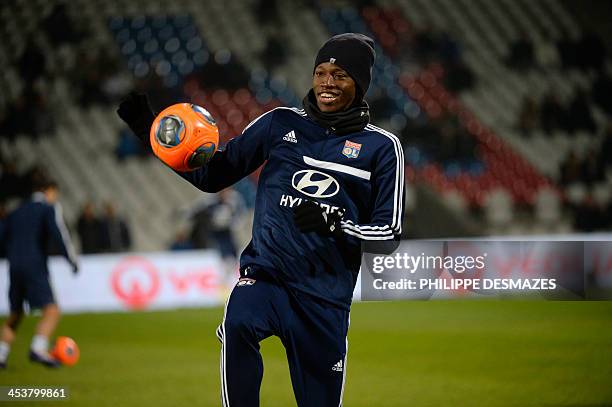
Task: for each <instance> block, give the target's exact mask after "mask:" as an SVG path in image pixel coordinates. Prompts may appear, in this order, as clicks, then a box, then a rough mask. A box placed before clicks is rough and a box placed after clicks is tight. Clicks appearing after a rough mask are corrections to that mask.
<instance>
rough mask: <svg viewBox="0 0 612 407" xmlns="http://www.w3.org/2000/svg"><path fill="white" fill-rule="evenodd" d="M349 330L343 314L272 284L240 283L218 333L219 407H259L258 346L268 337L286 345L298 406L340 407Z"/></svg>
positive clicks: (260, 363)
mask: <svg viewBox="0 0 612 407" xmlns="http://www.w3.org/2000/svg"><path fill="white" fill-rule="evenodd" d="M348 325H349V311H347V310H343V309H339V308H335V307H331V306H329V305H326V304H324V303H322V302H319V301H317V300H316V299H314V298H312V297H310V296H308V295H305V294H299V293H297V294H296V293H295V292H293V291H292V292H291V293H290V292H289V291H288V290H287V289H286V288H284V287H283V286H281V285H279V284H278V283H275V282H272V281H268V280H261V279H258V280H254V279H249V278H242V279H240V281H239V282H238V283H237V284H236V286H235V287H234V289H233V291H232V293H231V294H230V297H229V299H228V301H227V304H226V307H225V314H224V317H223V322H222V323H221V325H220V326H219V328H218V329H217V336H218V337H219V340H220V341H221V344H222V346H221V399H222V405H223V407H255V406H259V389H260V386H261V380H262V377H263V360H262V357H261V353H260V352H259V342H260V341H262V340H264V339H265V338H267V337H269V336H272V335H276V336H278V337H279V338H280V339H281V342H282V343H283V345H284V346H285V350H286V353H287V360H288V362H289V371H290V373H291V382H292V385H293V391H294V394H295V398H296V401H297V404H298V406H299V407H311V406H312V407H332V406H333V407H338V406H341V405H342V393H343V391H344V382H345V377H346V376H345V375H346V354H347V346H348V343H347V339H346V334H347V332H348Z"/></svg>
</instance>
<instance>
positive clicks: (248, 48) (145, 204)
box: [0, 0, 612, 251]
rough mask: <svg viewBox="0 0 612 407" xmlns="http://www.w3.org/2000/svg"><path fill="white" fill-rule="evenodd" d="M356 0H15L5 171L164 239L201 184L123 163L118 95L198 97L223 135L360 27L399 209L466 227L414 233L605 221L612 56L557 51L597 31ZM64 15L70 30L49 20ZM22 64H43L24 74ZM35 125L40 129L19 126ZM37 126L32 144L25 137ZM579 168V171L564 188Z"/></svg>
mask: <svg viewBox="0 0 612 407" xmlns="http://www.w3.org/2000/svg"><path fill="white" fill-rule="evenodd" d="M363 3H364V5H363V6H362V7H355V6H350V5H347V4H346V3H344V2H326V3H325V4H324V6H323V7H320V6H319V5H318V3H317V2H306V3H304V2H301V1H298V0H287V1H283V2H278V3H275V4H276V6H275V7H277V9H275V10H274V12H273V13H271V16H270V17H269V18H267V15H266V13H263V12H262V11H261V10H260V9H259V8H258V7H262V6H261V4H259V3H258V2H250V1H247V2H245V1H241V0H226V1H224V2H196V1H194V0H182V1H176V2H172V3H168V4H164V6H163V9H162V6H161V4H160V3H157V2H147V1H142V0H139V1H128V0H113V1H107V2H97V1H96V2H91V1H86V0H78V1H73V2H66V3H65V7H62V3H61V2H58V1H52V2H47V1H42V0H34V1H25V0H16V1H13V2H11V6H9V7H4V6H3V7H1V9H0V10H1V14H0V23H1V24H0V25H1V27H0V32H2V34H3V37H4V38H5V41H4V42H3V44H2V45H0V60H2V61H5V62H4V63H3V68H4V69H3V70H2V72H1V73H0V86H2V87H3V89H5V91H3V92H2V94H0V121H1V122H2V130H1V132H0V134H1V136H2V137H0V147H1V148H2V154H1V155H0V156H1V157H2V159H3V162H4V163H3V172H2V176H3V177H5V174H7V173H9V171H7V170H6V169H5V168H6V167H9V165H8V162H9V161H11V162H14V163H15V164H16V166H17V172H18V173H19V174H24V173H25V172H26V171H27V170H28V169H30V168H32V166H34V165H42V166H44V168H46V169H47V170H48V171H49V172H50V173H51V174H52V175H53V176H54V177H55V178H56V179H57V180H58V181H59V183H60V186H61V188H62V189H63V190H64V194H63V199H62V201H63V203H64V207H65V213H66V217H67V219H68V221H69V223H70V224H72V225H75V227H76V221H77V218H78V216H79V214H80V211H81V209H82V207H83V205H84V203H85V202H88V201H93V202H104V201H108V200H111V201H113V202H115V203H116V206H117V207H118V208H119V211H120V213H122V215H123V217H125V218H127V220H128V223H129V224H130V226H131V229H132V241H133V245H132V248H133V250H142V251H147V250H159V249H162V248H165V247H167V246H168V244H169V243H170V242H171V240H172V239H173V238H174V236H175V235H176V234H177V232H178V231H180V230H183V229H184V228H185V220H183V219H182V218H180V216H179V212H180V209H181V208H185V207H188V206H189V205H190V204H191V203H192V202H194V201H195V200H196V199H197V198H198V196H199V195H200V193H199V192H198V191H197V190H195V189H194V188H192V187H191V186H189V185H188V184H186V183H185V182H183V181H180V180H179V179H178V178H177V177H176V176H175V175H174V174H172V173H171V172H170V171H169V170H168V169H167V168H165V167H164V166H163V165H161V164H160V163H159V162H157V161H155V160H153V159H150V158H144V159H141V158H138V157H127V158H125V159H122V160H118V159H117V158H116V149H117V144H118V140H119V135H120V133H121V132H122V131H125V128H123V127H122V125H121V123H120V121H119V120H118V118H117V117H116V115H115V112H114V109H115V106H116V104H117V101H118V99H119V98H120V97H121V96H122V95H124V94H125V93H127V91H129V90H130V89H132V88H135V89H141V90H147V92H149V93H150V94H151V96H152V98H153V101H154V104H155V107H156V108H157V109H159V108H161V107H163V106H165V105H167V104H169V103H173V102H178V101H191V102H193V103H197V104H200V105H202V106H204V107H205V108H207V109H208V110H210V111H211V113H212V114H213V115H214V117H215V118H216V119H217V121H218V124H219V128H220V133H221V138H222V141H227V140H228V139H229V138H231V137H233V136H235V135H236V134H239V133H240V132H241V130H242V129H243V128H244V126H245V125H246V124H247V123H248V122H249V121H250V120H252V119H253V118H255V117H257V116H258V115H259V114H261V113H262V112H264V111H266V110H268V109H270V108H272V107H275V106H279V105H285V104H288V105H299V104H300V103H301V97H302V95H303V94H305V92H306V90H307V89H308V87H309V77H310V75H311V74H312V57H313V55H314V54H315V52H316V50H317V49H318V47H319V46H320V44H321V43H323V42H324V40H325V39H326V38H327V37H329V36H330V35H331V34H336V33H339V32H345V31H358V32H363V33H367V34H369V35H371V36H372V37H374V38H375V39H376V40H377V43H378V48H377V54H378V59H377V63H376V65H375V68H374V81H373V86H372V88H371V89H370V92H369V94H368V99H369V100H370V102H371V106H372V111H373V117H374V120H375V122H378V123H379V124H381V125H383V127H385V128H389V129H390V130H392V131H394V132H395V133H396V134H398V135H400V136H401V138H402V141H403V143H404V147H405V151H406V162H407V167H406V175H407V179H408V180H409V182H410V186H409V188H408V191H409V194H413V195H415V196H416V198H415V197H413V196H410V197H409V199H408V202H409V203H410V202H412V203H413V204H411V205H407V207H408V208H409V209H408V210H409V211H411V212H412V214H414V211H418V210H419V209H418V208H420V207H422V204H421V205H420V204H418V203H416V201H418V200H419V199H425V200H429V199H435V200H437V201H439V203H441V204H442V205H441V206H440V211H442V212H444V214H443V216H445V217H448V218H449V219H450V218H456V219H461V220H462V221H463V219H465V220H466V222H468V223H469V224H470V226H469V227H467V226H458V229H452V232H451V228H450V227H449V229H448V231H445V230H444V229H443V226H441V227H442V229H440V230H436V231H435V233H434V231H433V230H429V231H428V230H427V229H423V228H417V227H415V228H412V227H411V225H410V224H409V225H407V227H406V229H407V234H408V235H409V236H418V237H429V235H444V234H445V233H447V234H451V233H452V234H454V235H457V234H465V235H468V234H483V233H495V234H500V233H501V234H506V233H540V232H553V233H554V232H567V231H571V230H572V229H578V230H597V229H605V228H608V229H609V228H610V221H611V220H610V216H609V215H608V213H609V212H610V211H609V208H610V205H611V202H612V201H611V195H612V194H611V193H610V191H611V190H612V173H611V171H610V166H609V165H608V163H609V161H610V160H609V158H608V157H609V155H606V151H609V150H610V148H609V145H610V141H609V139H610V137H611V136H610V135H609V134H608V136H607V137H608V141H607V142H606V141H605V140H606V138H605V137H606V134H607V133H610V130H609V128H608V123H609V121H610V112H609V111H607V110H606V104H605V103H606V102H605V100H601V98H600V97H599V96H598V94H597V93H592V92H591V89H592V88H593V87H594V85H595V84H596V83H600V82H601V83H605V81H606V80H609V79H606V78H609V75H610V72H611V67H610V62H609V60H608V59H606V58H605V57H604V59H603V62H601V61H598V60H597V58H593V60H592V61H591V60H590V59H589V61H590V62H589V63H585V64H582V65H581V66H573V65H571V64H570V66H567V65H568V64H567V62H568V61H566V60H565V59H567V58H566V55H565V54H564V53H563V52H562V51H563V50H564V49H565V48H564V47H567V46H568V44H570V45H571V44H574V45H573V46H576V44H584V43H585V42H586V43H587V44H592V45H593V44H594V45H593V46H592V47H591V48H593V49H596V48H597V37H596V36H595V37H593V35H592V34H589V33H588V32H587V31H586V30H584V29H583V28H582V27H581V26H580V24H579V23H578V22H577V21H576V20H575V19H574V17H573V16H572V15H571V14H570V13H569V12H568V10H567V9H566V8H565V7H564V5H563V3H561V2H557V1H553V0H537V1H528V0H520V1H514V0H503V1H496V2H488V1H484V0H470V1H469V2H468V0H460V1H454V0H379V1H377V2H363ZM298 9H299V12H297V13H296V10H298ZM268 12H269V10H268ZM289 20H291V24H288V23H286V22H287V21H289ZM58 22H61V25H63V26H66V27H69V28H66V30H57V29H54V28H57V26H58ZM39 27H42V29H39ZM587 34H588V35H587ZM589 35H590V37H589ZM279 37H280V41H279ZM572 41H573V42H572ZM581 41H582V42H581ZM589 41H590V42H589ZM279 42H280V49H281V50H282V52H280V51H279ZM604 49H605V48H604ZM602 52H603V51H602ZM589 55H590V54H589ZM604 55H605V53H604ZM270 58H272V59H273V60H275V61H279V65H278V66H275V65H274V64H271V63H270V61H268V59H270ZM587 59H588V58H587ZM28 61H30V62H29V63H28ZM31 61H38V62H37V63H36V64H35V65H36V66H40V67H42V68H41V69H39V70H31V69H27V70H24V69H23V66H24V64H25V65H27V66H32V63H31ZM570 62H571V61H570ZM83 67H86V68H83ZM79 72H81V74H79ZM84 73H85V74H84ZM598 81H600V82H598ZM599 88H601V86H595V89H599ZM552 90H554V93H555V95H557V96H556V97H557V98H558V100H559V105H560V106H562V107H563V109H565V110H563V111H564V112H570V113H571V114H568V115H567V116H568V117H570V116H571V117H573V116H575V117H576V118H575V120H574V124H573V125H572V126H570V127H569V128H568V127H566V128H564V127H563V126H552V127H551V128H550V131H547V129H548V127H546V126H545V125H544V123H545V121H544V120H541V116H542V115H543V111H544V110H546V109H545V103H544V101H545V98H546V97H547V95H549V94H550V93H551V91H552ZM33 95H38V98H37V97H36V96H33ZM41 95H44V98H43V99H44V100H43V99H41V97H40V96H41ZM34 100H37V101H40V102H39V103H38V104H36V103H34V102H33V101H34ZM41 100H42V101H41ZM24 101H25V105H24ZM526 101H530V102H526ZM20 103H21V104H20ZM20 106H21V107H20ZM24 106H25V110H24ZM20 109H21V110H20ZM15 112H18V114H17V113H15ZM41 112H46V114H41ZM575 112H582V113H581V114H577V113H576V114H574V113H575ZM14 117H22V118H27V117H31V118H32V120H33V122H32V123H30V122H29V121H28V120H16V119H12V118H14ZM519 118H522V120H519ZM589 118H591V119H592V120H591V121H589V120H588V119H589ZM34 121H36V122H38V123H36V125H35V126H34V128H35V129H38V130H37V131H34V130H32V129H31V128H26V127H24V126H25V124H28V125H33V123H34ZM591 122H592V123H591ZM15 123H17V124H18V126H16V127H15V125H14V124H15ZM521 123H522V124H521ZM540 123H542V124H540ZM577 123H578V124H577ZM580 123H581V124H580ZM523 124H524V125H523ZM591 124H592V125H591ZM31 132H34V133H35V134H38V136H37V137H24V136H25V135H26V134H29V133H31ZM549 133H550V134H549ZM606 143H607V144H606ZM606 146H607V147H606ZM570 152H574V153H575V154H576V159H577V161H576V162H575V163H573V164H572V162H571V161H568V160H567V157H568V156H569V154H570ZM590 164H591V165H590ZM572 165H573V166H574V167H575V168H577V169H576V171H575V173H576V174H577V175H576V176H575V177H573V178H571V179H572V182H565V180H566V178H564V177H566V176H567V174H568V173H569V172H568V168H569V169H571V168H573V167H572ZM591 167H592V168H591ZM585 174H586V175H585ZM256 179H257V177H256V175H255V176H254V177H252V178H251V182H256ZM246 189H247V190H248V189H249V188H248V187H247V188H246ZM251 189H252V188H251ZM423 191H427V192H426V193H424V192H423ZM3 192H4V191H3ZM431 192H433V194H432V193H431ZM3 195H4V194H3ZM436 207H438V206H436ZM151 214H155V216H151ZM417 218H418V216H417ZM407 220H408V222H409V223H410V222H411V216H408V217H407ZM460 223H461V222H460ZM449 224H450V222H449ZM474 225H475V226H474ZM242 229H244V228H242ZM426 235H427V236H426Z"/></svg>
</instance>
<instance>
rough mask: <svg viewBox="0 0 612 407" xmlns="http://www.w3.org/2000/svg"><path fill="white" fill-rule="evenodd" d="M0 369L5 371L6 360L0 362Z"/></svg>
mask: <svg viewBox="0 0 612 407" xmlns="http://www.w3.org/2000/svg"><path fill="white" fill-rule="evenodd" d="M0 369H6V360H5V361H4V362H0Z"/></svg>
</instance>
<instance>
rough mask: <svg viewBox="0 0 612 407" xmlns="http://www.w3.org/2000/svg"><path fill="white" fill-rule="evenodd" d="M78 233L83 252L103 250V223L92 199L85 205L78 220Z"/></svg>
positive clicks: (89, 252)
mask: <svg viewBox="0 0 612 407" xmlns="http://www.w3.org/2000/svg"><path fill="white" fill-rule="evenodd" d="M77 233H78V235H79V240H80V242H81V253H83V254H91V253H99V252H101V251H102V225H101V223H100V219H99V218H98V216H97V215H96V212H95V206H94V203H93V202H91V201H90V202H86V203H85V205H83V210H82V211H81V215H80V216H79V219H78V220H77Z"/></svg>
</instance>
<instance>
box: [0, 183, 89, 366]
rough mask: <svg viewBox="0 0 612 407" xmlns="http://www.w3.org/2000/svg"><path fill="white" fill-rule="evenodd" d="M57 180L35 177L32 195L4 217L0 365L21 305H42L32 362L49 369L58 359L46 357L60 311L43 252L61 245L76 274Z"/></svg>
mask: <svg viewBox="0 0 612 407" xmlns="http://www.w3.org/2000/svg"><path fill="white" fill-rule="evenodd" d="M58 194H59V191H58V187H57V184H56V183H55V182H53V181H50V180H44V179H39V180H36V181H35V185H34V193H33V194H32V197H31V198H30V199H29V200H26V201H24V202H23V203H22V204H21V205H20V206H19V207H18V208H17V209H15V210H14V211H13V212H11V213H10V214H9V215H8V217H7V218H6V219H5V222H4V227H3V228H2V229H3V235H2V236H0V245H3V246H4V248H5V253H6V257H7V259H8V261H9V274H10V288H9V303H10V310H11V312H10V314H9V316H8V318H7V320H6V321H5V322H4V324H3V325H2V332H1V333H0V368H6V363H7V358H8V355H9V352H10V347H11V343H12V342H13V341H14V340H15V335H16V330H17V327H18V326H19V323H20V322H21V319H22V317H23V312H24V309H23V305H24V303H26V302H27V304H28V306H29V308H30V309H31V310H32V309H40V310H41V311H42V317H41V319H40V321H39V322H38V325H37V326H36V331H35V334H34V337H33V338H32V344H31V346H30V360H31V361H32V362H36V363H41V364H43V365H45V366H47V367H57V366H59V362H58V361H56V360H55V359H54V358H53V357H51V356H50V355H49V338H50V337H51V335H52V334H53V332H54V331H55V327H56V326H57V323H58V322H59V318H60V311H59V308H58V306H57V304H56V302H55V298H54V297H53V291H52V289H51V285H50V283H49V269H48V268H47V256H48V255H47V253H48V251H49V248H50V247H59V248H60V250H61V252H62V254H63V255H64V256H65V257H66V259H67V260H68V262H69V263H70V265H71V266H72V270H73V272H74V273H75V274H76V273H77V271H78V268H77V258H76V254H75V251H74V248H73V246H72V243H71V242H70V236H68V229H67V228H66V225H65V224H64V220H63V218H62V211H61V207H60V206H59V203H58V202H57V199H58Z"/></svg>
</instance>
